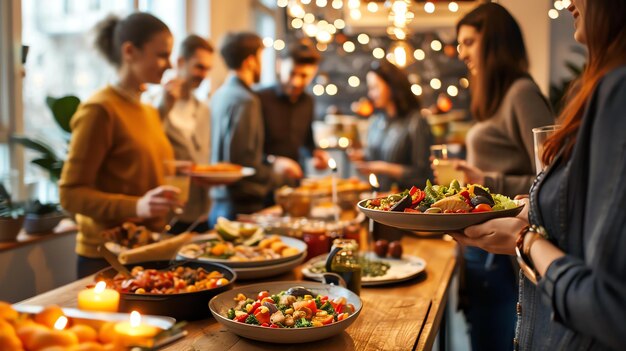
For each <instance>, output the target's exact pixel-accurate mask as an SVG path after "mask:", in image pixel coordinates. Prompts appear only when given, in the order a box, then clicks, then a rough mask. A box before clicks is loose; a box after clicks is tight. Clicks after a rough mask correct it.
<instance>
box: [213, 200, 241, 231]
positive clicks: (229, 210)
mask: <svg viewBox="0 0 626 351" xmlns="http://www.w3.org/2000/svg"><path fill="white" fill-rule="evenodd" d="M236 216H237V213H236V211H235V206H234V205H233V203H232V202H231V201H213V204H212V205H211V211H210V212H209V228H213V227H215V223H217V219H218V218H219V217H224V218H226V219H229V220H234V219H235V218H236Z"/></svg>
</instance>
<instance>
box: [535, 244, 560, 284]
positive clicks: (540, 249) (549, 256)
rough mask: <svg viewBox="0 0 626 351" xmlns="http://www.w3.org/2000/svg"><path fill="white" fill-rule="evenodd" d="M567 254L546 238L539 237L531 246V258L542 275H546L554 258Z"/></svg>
mask: <svg viewBox="0 0 626 351" xmlns="http://www.w3.org/2000/svg"><path fill="white" fill-rule="evenodd" d="M563 256H565V253H564V252H563V251H561V250H560V249H559V248H557V247H556V246H554V245H553V244H552V243H551V242H549V241H548V240H546V239H543V238H540V239H537V240H536V241H535V242H534V243H533V244H532V246H531V247H530V259H531V260H532V262H533V265H534V266H535V269H536V270H537V272H539V275H540V276H542V277H543V276H544V275H545V274H546V271H547V270H548V267H550V264H552V262H554V260H556V259H558V258H560V257H563Z"/></svg>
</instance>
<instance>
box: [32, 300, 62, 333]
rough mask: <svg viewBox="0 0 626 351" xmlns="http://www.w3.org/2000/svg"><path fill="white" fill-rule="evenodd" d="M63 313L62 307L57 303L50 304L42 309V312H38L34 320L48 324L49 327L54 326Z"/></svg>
mask: <svg viewBox="0 0 626 351" xmlns="http://www.w3.org/2000/svg"><path fill="white" fill-rule="evenodd" d="M63 315H64V314H63V310H62V309H61V307H59V306H57V305H50V306H47V307H46V308H44V309H43V310H41V312H39V313H37V314H36V315H35V317H34V318H33V320H34V321H35V322H36V323H39V324H42V325H45V326H47V327H48V328H53V327H54V323H56V321H57V319H59V317H61V316H63Z"/></svg>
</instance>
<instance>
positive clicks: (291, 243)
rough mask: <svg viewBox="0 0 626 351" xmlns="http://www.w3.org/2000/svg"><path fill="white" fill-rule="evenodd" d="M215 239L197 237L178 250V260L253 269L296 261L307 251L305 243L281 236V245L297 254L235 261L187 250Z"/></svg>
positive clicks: (202, 236) (213, 235)
mask: <svg viewBox="0 0 626 351" xmlns="http://www.w3.org/2000/svg"><path fill="white" fill-rule="evenodd" d="M215 237H216V234H204V235H200V236H198V237H197V238H196V239H195V240H194V241H192V242H190V243H188V244H186V245H184V246H183V247H182V248H181V249H180V251H179V252H178V258H179V259H184V260H197V261H200V262H215V263H221V264H223V265H225V266H228V267H232V268H254V267H261V266H275V265H277V264H280V263H285V262H289V261H293V260H296V259H298V258H299V257H300V256H302V254H303V253H304V254H305V255H306V249H307V246H306V243H304V242H303V241H301V240H298V239H295V238H291V237H288V236H282V235H278V236H276V237H277V238H278V239H280V241H281V242H282V243H284V244H285V245H287V247H290V248H295V249H296V250H297V252H296V253H295V254H294V255H289V256H282V257H277V258H270V259H258V260H249V261H236V260H232V259H227V258H214V257H207V256H198V251H193V250H189V249H188V248H190V247H192V246H197V245H202V244H203V243H206V242H207V241H209V240H212V238H215ZM237 247H240V248H241V247H242V246H239V245H238V246H235V248H237ZM243 248H246V247H243ZM294 251H295V250H294Z"/></svg>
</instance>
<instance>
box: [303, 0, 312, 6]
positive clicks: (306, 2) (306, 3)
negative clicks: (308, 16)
mask: <svg viewBox="0 0 626 351" xmlns="http://www.w3.org/2000/svg"><path fill="white" fill-rule="evenodd" d="M300 2H301V3H302V4H304V5H308V4H310V3H311V0H300Z"/></svg>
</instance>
